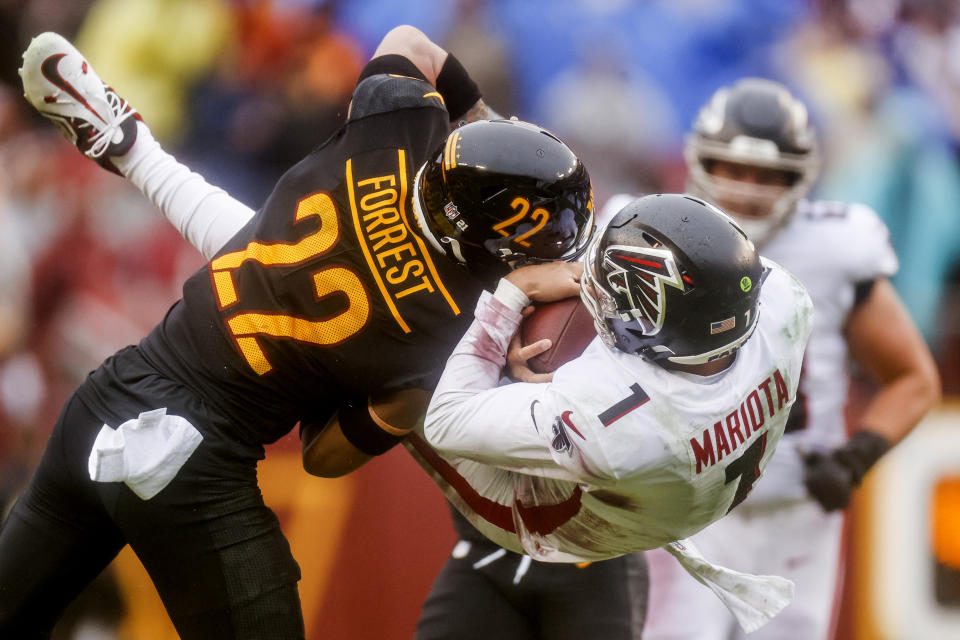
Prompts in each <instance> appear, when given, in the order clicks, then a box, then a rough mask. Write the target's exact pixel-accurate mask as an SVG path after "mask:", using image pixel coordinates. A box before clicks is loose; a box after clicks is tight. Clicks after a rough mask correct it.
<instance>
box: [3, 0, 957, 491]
mask: <svg viewBox="0 0 960 640" xmlns="http://www.w3.org/2000/svg"><path fill="white" fill-rule="evenodd" d="M400 23H409V24H413V25H415V26H417V27H419V28H420V29H422V30H423V31H424V32H425V33H427V35H428V36H429V37H430V38H431V39H433V40H434V41H436V42H438V43H441V44H442V45H443V46H444V47H445V48H447V49H448V50H450V51H452V52H454V53H455V54H456V55H457V57H458V58H459V59H460V60H461V61H462V62H463V63H464V65H465V66H466V67H467V68H468V69H469V70H470V72H471V74H472V75H473V76H474V78H475V79H476V80H477V81H478V84H479V85H480V87H481V89H482V90H483V92H484V95H485V99H486V101H487V102H488V104H490V105H491V106H492V107H493V108H494V109H496V110H497V111H499V112H500V113H503V114H506V115H517V116H518V117H520V118H521V119H524V120H530V121H534V122H537V123H538V124H542V125H544V126H547V127H548V128H551V129H553V130H554V131H555V132H557V133H558V134H559V135H560V136H561V137H562V138H564V139H565V140H566V141H567V142H568V143H569V144H570V145H571V146H572V147H573V149H574V150H575V151H576V152H577V153H578V154H579V155H580V156H581V157H582V159H583V160H584V161H585V163H586V164H587V166H588V168H589V170H590V172H591V175H592V177H593V180H594V188H595V193H596V198H597V201H598V202H599V203H600V204H601V205H602V203H603V202H604V200H605V199H606V198H607V197H609V196H610V195H612V194H614V193H618V192H623V191H633V192H637V193H642V192H651V191H682V190H683V188H684V182H685V173H684V165H683V159H682V144H683V135H684V132H685V131H686V129H687V127H688V126H689V125H690V123H691V121H692V120H693V117H694V115H695V109H696V108H697V107H698V106H699V105H700V104H701V103H703V102H704V100H705V99H706V98H707V97H708V96H709V95H710V94H711V93H713V91H714V90H715V89H716V88H717V87H719V86H721V85H724V84H729V83H731V82H733V81H734V80H736V79H737V78H739V77H743V76H764V77H771V78H774V79H777V80H779V81H781V82H783V83H785V84H787V85H788V86H789V87H790V88H791V89H792V90H793V91H794V92H795V93H796V94H797V95H798V96H800V97H802V98H803V99H804V100H805V101H806V102H807V104H808V105H809V107H810V110H811V115H812V118H813V120H814V122H815V124H816V126H817V128H818V130H819V132H820V142H821V147H822V148H823V150H824V155H825V169H824V171H823V175H822V178H821V180H820V183H819V185H818V187H817V188H816V189H815V195H816V196H818V197H824V198H835V199H839V200H852V201H859V202H863V203H866V204H868V205H870V206H871V207H873V208H874V209H876V210H877V212H878V213H879V214H880V216H881V217H882V218H883V219H884V220H885V221H886V223H887V225H888V226H889V227H890V230H891V234H892V240H893V244H894V248H895V249H896V251H897V253H898V255H899V258H900V260H901V268H900V272H899V273H898V275H897V276H896V278H895V279H894V284H895V286H896V287H897V289H898V292H899V293H900V296H901V297H902V298H903V300H904V301H905V303H906V304H907V306H908V308H909V310H910V312H911V314H912V316H913V318H914V320H915V321H916V322H917V324H918V326H919V327H920V328H921V330H922V332H923V334H924V337H925V338H926V339H927V341H928V342H929V343H930V345H931V347H932V348H933V350H934V352H935V354H936V356H937V358H938V363H939V364H940V366H941V370H942V374H943V379H944V384H945V391H946V393H948V394H950V393H953V394H957V393H960V322H958V321H957V320H956V318H958V317H960V155H958V150H960V3H958V2H955V1H953V0H642V1H641V0H557V1H555V2H549V3H542V2H530V1H529V0H440V1H438V0H407V1H406V2H402V3H399V2H395V1H394V0H273V1H270V0H30V1H21V0H0V33H2V34H3V37H0V508H2V507H3V505H4V504H5V503H7V502H8V501H9V500H10V498H11V497H12V496H13V495H15V493H16V491H17V490H18V489H19V488H20V487H21V486H22V484H23V482H24V481H25V479H26V477H27V475H28V473H29V470H30V469H31V468H32V467H33V465H34V464H35V462H36V456H37V455H38V454H37V452H38V451H39V450H40V449H41V448H42V445H43V443H44V441H45V439H46V437H47V434H48V433H49V430H50V429H51V427H52V424H53V422H54V420H55V419H56V412H57V411H58V408H59V406H60V405H61V402H62V401H63V399H64V398H65V396H66V394H67V393H68V392H69V391H71V390H72V389H73V388H74V387H75V386H76V384H77V383H78V382H79V381H80V380H81V379H82V378H83V376H84V375H85V374H86V372H87V371H89V370H90V369H92V368H93V367H94V366H96V365H97V364H98V363H99V362H100V361H101V360H102V359H103V358H104V357H106V356H107V355H109V354H110V353H112V352H113V351H115V350H116V349H118V348H119V347H121V346H123V345H125V344H128V343H131V342H134V341H137V340H139V338H140V337H141V336H142V335H144V334H145V332H146V331H147V330H149V328H150V327H151V326H152V325H153V324H154V323H155V322H156V321H157V320H158V319H159V318H160V317H162V314H163V312H164V310H165V309H166V308H167V307H168V306H169V305H170V304H171V303H172V302H173V301H174V300H176V298H177V297H178V295H179V286H180V283H181V282H182V281H183V279H184V278H185V276H186V275H187V274H189V273H190V272H192V270H194V269H196V268H197V267H199V266H200V264H201V258H200V256H199V254H197V253H196V252H195V251H194V250H193V249H192V248H190V247H188V246H186V245H185V243H184V242H183V241H181V240H180V239H179V236H178V235H177V234H176V233H175V232H174V231H173V230H172V229H170V228H168V226H167V224H166V223H165V222H164V221H163V220H162V218H161V217H160V216H159V215H158V214H156V212H155V211H153V210H152V207H151V205H150V204H149V203H148V202H147V201H146V200H145V199H144V198H143V197H141V196H140V194H139V193H138V192H135V191H133V190H132V188H131V187H129V186H128V185H127V183H126V182H125V181H123V180H121V179H119V178H116V177H114V176H112V175H110V174H108V173H106V172H104V171H102V170H100V169H99V168H98V167H96V165H94V164H93V163H90V162H88V161H86V160H84V159H83V158H82V157H81V156H80V155H79V154H78V153H77V152H76V151H75V150H74V149H73V148H72V147H70V146H69V145H68V144H67V143H66V142H65V141H64V140H62V139H61V138H60V137H59V134H58V133H57V132H56V130H55V129H54V128H53V127H51V126H50V125H49V124H48V123H46V122H45V121H43V120H42V119H40V118H39V117H38V116H37V115H36V114H35V113H33V112H32V110H31V109H30V108H29V105H28V104H27V103H26V101H25V100H23V99H22V97H21V93H22V88H21V86H20V82H19V78H18V77H17V72H16V70H17V68H18V67H19V66H20V55H21V53H22V52H23V50H24V49H25V48H26V46H27V44H28V42H29V40H30V38H31V37H32V36H34V35H36V34H38V33H40V32H42V31H48V30H53V31H57V32H59V33H61V34H63V35H64V36H66V37H67V38H69V39H71V40H73V41H74V42H75V43H76V44H77V46H78V48H79V49H80V50H81V51H82V52H84V54H85V55H86V56H87V57H88V58H89V59H90V61H91V62H92V63H93V65H94V67H95V68H96V69H97V70H98V73H99V74H100V75H101V77H103V78H104V79H106V80H107V81H109V82H110V83H111V84H112V85H113V86H114V87H115V88H116V89H117V91H118V93H119V94H120V95H121V96H123V97H124V98H126V99H127V100H129V101H130V103H131V104H133V105H134V106H135V107H137V109H138V110H139V111H140V112H141V113H142V115H143V117H144V119H145V121H146V122H147V123H148V124H149V125H150V126H151V129H152V130H153V132H154V134H155V136H156V137H157V138H158V139H159V140H160V141H161V142H162V143H163V145H164V146H165V147H166V148H167V149H168V150H170V151H172V152H173V153H174V154H175V155H176V156H177V157H179V158H180V159H181V160H183V161H184V162H185V163H186V164H188V165H190V166H192V167H194V168H196V169H197V170H198V171H200V173H202V174H204V175H205V176H207V178H208V179H209V180H210V181H211V182H213V183H214V184H218V185H220V186H222V187H224V188H225V189H226V190H227V191H228V192H230V193H233V194H234V195H235V196H236V197H238V198H239V199H240V200H242V201H244V202H246V203H247V204H249V205H250V206H252V207H254V208H257V207H258V206H259V205H260V203H261V202H262V201H263V199H264V198H265V196H266V194H267V193H268V192H269V189H270V187H271V186H272V184H273V183H274V182H275V180H276V179H277V178H278V177H279V176H280V174H281V173H282V172H283V171H285V170H286V169H287V168H289V167H290V166H291V165H292V164H293V163H294V162H296V161H297V160H298V159H299V158H301V157H302V156H303V155H304V154H306V153H307V152H309V150H310V149H311V148H313V147H315V146H316V145H317V144H319V143H321V142H322V141H323V140H324V139H325V138H326V137H327V136H329V135H330V134H331V133H332V132H333V131H334V130H335V129H336V127H337V126H338V124H339V123H340V122H341V121H342V120H343V118H344V115H345V113H346V106H347V104H348V101H349V96H350V92H351V90H352V88H353V85H354V82H355V79H356V76H357V73H358V72H359V70H360V69H361V67H362V66H363V64H364V63H365V61H366V60H367V59H368V58H369V56H370V54H371V53H372V51H373V48H374V47H375V45H376V43H377V42H378V41H379V39H380V38H381V37H382V35H383V34H384V33H385V32H386V31H387V30H388V29H389V28H390V27H392V26H394V25H396V24H400Z"/></svg>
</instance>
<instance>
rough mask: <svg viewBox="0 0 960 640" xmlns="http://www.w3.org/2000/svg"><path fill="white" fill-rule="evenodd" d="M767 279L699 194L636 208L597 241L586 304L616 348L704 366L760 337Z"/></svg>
mask: <svg viewBox="0 0 960 640" xmlns="http://www.w3.org/2000/svg"><path fill="white" fill-rule="evenodd" d="M765 276H766V269H765V268H764V266H763V265H762V264H761V262H760V256H759V255H758V254H757V250H756V248H755V247H754V245H753V243H752V242H751V241H750V240H749V239H748V238H747V236H746V234H744V232H743V230H742V229H741V228H740V227H739V226H737V224H736V223H735V222H734V221H733V219H732V218H730V217H729V216H728V215H727V214H725V213H723V212H722V211H720V210H719V209H718V208H716V207H714V206H713V205H711V204H708V203H706V202H704V201H703V200H700V199H698V198H694V197H692V196H689V195H679V194H657V195H650V196H645V197H643V198H640V199H638V200H634V201H633V202H631V203H630V204H628V205H627V206H626V207H624V208H623V209H622V210H621V211H620V212H619V213H618V214H617V215H616V216H615V217H614V218H613V220H611V221H610V224H609V225H608V226H607V228H606V229H605V230H604V232H603V233H598V234H597V235H596V236H595V237H594V238H593V240H592V241H591V242H590V244H589V246H588V248H587V256H586V259H585V265H584V274H583V287H582V290H581V297H582V298H583V300H584V302H585V303H586V306H587V308H588V309H589V310H590V313H591V314H592V315H593V318H594V322H595V324H596V327H597V331H598V333H599V334H600V336H601V338H603V340H604V342H605V343H606V344H607V345H608V346H610V347H616V348H617V349H620V350H621V351H625V352H627V353H636V354H639V355H641V356H643V357H645V358H647V359H649V360H661V359H666V360H669V361H670V362H675V363H678V364H700V363H704V362H710V361H712V360H716V359H717V358H721V357H723V356H725V355H728V354H730V353H732V352H733V351H735V350H736V349H738V348H739V347H740V346H741V345H742V344H743V343H744V342H746V340H747V338H749V337H750V335H751V334H752V333H753V330H754V328H755V327H756V323H757V316H758V301H759V298H760V287H761V284H762V282H763V279H764V277H765Z"/></svg>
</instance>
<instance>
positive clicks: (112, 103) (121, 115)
mask: <svg viewBox="0 0 960 640" xmlns="http://www.w3.org/2000/svg"><path fill="white" fill-rule="evenodd" d="M104 89H105V90H106V98H107V104H108V105H109V107H110V115H111V116H113V117H112V118H110V122H108V123H107V125H106V126H105V127H103V128H102V129H99V130H98V129H97V128H96V127H94V126H93V124H91V123H90V122H88V121H83V122H81V123H80V124H79V125H78V126H77V128H78V129H86V128H89V129H92V130H93V131H94V133H93V134H91V135H90V138H89V140H88V142H89V145H90V146H89V148H88V149H87V150H86V151H85V152H84V153H85V154H86V155H87V157H89V158H99V157H100V156H102V155H103V154H104V153H106V152H107V149H109V148H110V145H111V144H112V143H113V136H114V135H115V134H116V132H117V130H118V129H119V128H120V125H121V124H123V122H124V121H125V120H126V119H127V118H129V117H131V116H132V115H133V114H135V113H136V112H137V110H136V109H134V108H133V107H131V106H130V104H129V103H128V102H127V101H126V100H124V99H123V98H121V97H120V96H118V95H117V94H116V92H115V91H113V90H112V89H110V88H109V87H106V86H105V87H104Z"/></svg>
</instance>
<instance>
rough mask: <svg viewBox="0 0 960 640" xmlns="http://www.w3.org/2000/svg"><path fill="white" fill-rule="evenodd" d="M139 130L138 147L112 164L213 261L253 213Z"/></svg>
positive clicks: (141, 126) (144, 129) (141, 127)
mask: <svg viewBox="0 0 960 640" xmlns="http://www.w3.org/2000/svg"><path fill="white" fill-rule="evenodd" d="M137 127H138V131H137V142H136V144H134V146H133V148H132V149H131V150H130V152H129V153H127V154H126V155H125V156H122V157H118V158H112V161H113V163H114V164H115V165H116V166H117V168H118V169H119V170H120V171H121V172H122V173H123V175H124V176H126V178H127V179H128V180H129V181H130V182H131V183H132V184H133V185H135V186H136V187H137V188H138V189H140V191H142V192H143V193H144V195H146V196H147V197H148V198H149V199H150V201H151V202H153V204H154V205H156V207H157V208H158V209H160V211H161V212H162V213H163V215H164V217H166V218H167V220H169V221H170V223H171V224H172V225H173V226H174V227H175V228H176V229H177V231H178V232H180V235H182V236H183V237H184V238H186V240H187V242H189V243H190V244H192V245H193V246H194V247H196V248H197V249H198V250H199V251H200V253H201V254H203V257H204V258H205V259H207V260H210V259H211V258H212V257H213V256H215V255H216V254H217V252H218V251H219V250H220V249H221V248H222V247H223V246H224V245H225V244H226V243H227V241H228V240H230V238H232V237H233V236H234V234H236V233H237V231H239V230H240V228H241V227H243V226H244V225H245V224H246V223H247V222H248V221H249V220H250V218H252V217H253V215H254V211H253V209H251V208H250V207H248V206H247V205H245V204H243V203H242V202H240V201H238V200H236V199H234V198H233V197H231V196H230V195H229V194H228V193H227V192H225V191H224V190H223V189H220V188H219V187H215V186H213V185H211V184H209V183H208V182H207V181H206V180H204V179H203V176H201V175H200V174H198V173H195V172H193V171H190V169H188V168H187V167H186V166H184V165H182V164H180V163H179V162H178V161H177V159H176V158H174V157H173V156H171V155H170V154H169V153H167V152H166V151H164V150H163V149H162V148H161V147H160V144H159V143H158V142H157V141H156V140H154V138H153V136H152V135H151V134H150V130H149V129H148V128H147V126H146V125H144V124H143V123H139V122H138V123H137Z"/></svg>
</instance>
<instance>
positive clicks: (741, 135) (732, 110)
mask: <svg viewBox="0 0 960 640" xmlns="http://www.w3.org/2000/svg"><path fill="white" fill-rule="evenodd" d="M684 156H685V159H686V163H687V167H688V169H689V172H690V183H689V185H688V187H687V190H688V191H690V193H693V194H695V195H697V196H699V197H701V198H703V199H705V200H708V201H710V202H714V203H720V202H722V203H724V210H725V211H726V212H727V213H729V214H730V215H731V216H733V217H734V218H735V219H736V220H737V222H738V223H739V224H740V226H741V227H742V228H743V230H744V231H746V232H747V235H748V236H749V237H750V238H751V239H752V240H753V241H754V242H755V243H757V245H762V244H763V243H764V242H766V241H767V240H769V239H770V237H771V236H772V235H773V234H774V233H775V232H776V231H777V230H778V229H780V228H781V227H782V226H783V225H784V224H785V223H786V222H787V220H788V219H789V218H790V216H791V215H793V213H794V211H795V210H796V205H797V201H798V200H800V199H801V198H803V197H804V196H806V194H807V192H808V191H809V190H810V187H811V186H812V185H813V182H814V180H815V179H816V177H817V173H818V171H819V169H820V154H819V151H818V148H817V141H816V137H815V135H814V132H813V129H812V128H811V126H810V123H809V122H808V119H807V108H806V107H805V106H804V104H803V103H802V102H800V101H799V100H797V99H796V98H795V97H793V95H791V94H790V91H789V90H788V89H787V88H786V87H785V86H783V85H781V84H779V83H777V82H774V81H772V80H765V79H762V78H744V79H742V80H740V81H738V82H737V83H736V84H734V85H732V86H729V87H722V88H721V89H718V90H717V91H716V92H715V93H714V94H713V96H712V97H711V98H710V100H709V101H708V102H707V103H706V104H705V105H704V106H703V107H702V108H701V109H700V113H699V115H698V116H697V119H696V121H695V122H694V124H693V130H692V131H691V133H690V134H689V135H688V136H687V139H686V144H685V149H684ZM716 160H725V161H728V162H735V163H739V164H746V165H752V166H756V167H764V168H769V169H776V170H778V171H783V172H785V173H786V174H787V181H788V183H789V184H788V185H787V186H767V185H757V184H751V183H746V182H740V181H737V180H729V179H724V178H721V177H719V176H715V175H712V174H711V173H710V171H709V168H710V163H711V162H712V161H716ZM737 202H739V203H742V204H741V205H740V208H742V209H743V211H739V212H738V211H737V208H738V206H737V205H735V204H733V203H737ZM748 207H749V208H750V209H751V210H754V211H756V210H759V211H760V212H762V214H761V215H755V214H754V215H747V211H746V209H747V208H748Z"/></svg>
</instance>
